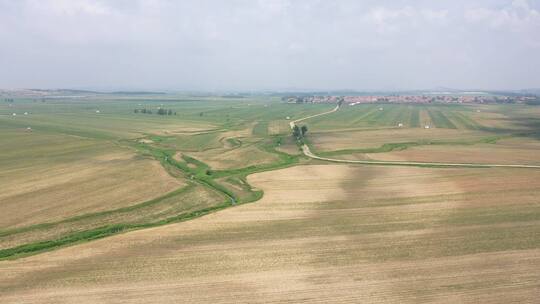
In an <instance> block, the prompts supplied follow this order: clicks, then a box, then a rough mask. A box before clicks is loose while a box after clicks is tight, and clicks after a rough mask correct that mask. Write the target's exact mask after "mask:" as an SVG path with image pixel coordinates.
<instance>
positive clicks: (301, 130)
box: [300, 125, 307, 137]
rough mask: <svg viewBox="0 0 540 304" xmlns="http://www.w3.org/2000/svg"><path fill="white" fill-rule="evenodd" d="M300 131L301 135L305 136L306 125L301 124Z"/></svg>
mask: <svg viewBox="0 0 540 304" xmlns="http://www.w3.org/2000/svg"><path fill="white" fill-rule="evenodd" d="M300 132H301V134H302V137H304V136H306V133H307V126H305V125H304V126H302V128H300Z"/></svg>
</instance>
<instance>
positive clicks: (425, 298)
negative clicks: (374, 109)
mask: <svg viewBox="0 0 540 304" xmlns="http://www.w3.org/2000/svg"><path fill="white" fill-rule="evenodd" d="M248 181H249V182H250V183H251V184H252V185H253V186H255V187H258V188H261V189H263V190H264V191H265V196H264V197H263V199H262V200H261V201H258V202H255V203H252V204H247V205H242V206H237V207H234V208H230V209H227V210H224V211H221V212H218V213H214V214H211V215H208V216H205V217H202V218H198V219H195V220H192V221H189V222H184V223H178V224H172V225H167V226H162V227H157V228H152V229H146V230H140V231H136V232H130V233H126V234H122V235H117V236H113V237H110V238H106V239H102V240H97V241H93V242H89V243H85V244H81V245H75V246H72V247H68V248H63V249H60V250H57V251H53V252H47V253H43V254H40V255H36V256H32V257H26V258H21V259H18V260H14V261H3V262H1V263H0V301H2V303H58V302H77V303H96V302H99V303H149V302H153V303H158V302H159V303H179V302H183V303H185V302H189V303H239V302H243V303H263V302H264V303H268V302H288V303H300V302H307V303H327V302H333V303H366V302H369V303H419V302H423V303H426V302H429V303H440V302H445V303H448V302H451V303H534V302H535V301H536V300H537V296H538V294H539V292H540V285H538V282H540V272H538V271H536V269H538V265H539V263H540V239H539V238H538V236H539V235H540V230H539V229H538V227H539V225H538V223H539V221H540V217H539V215H540V204H539V202H538V189H539V188H540V171H536V170H521V169H514V170H512V169H431V168H412V167H374V166H367V167H363V166H345V165H317V166H313V165H312V166H298V167H292V168H288V169H283V170H279V171H273V172H265V173H259V174H255V175H252V176H249V179H248ZM503 194H504V195H503Z"/></svg>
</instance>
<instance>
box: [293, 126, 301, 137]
mask: <svg viewBox="0 0 540 304" xmlns="http://www.w3.org/2000/svg"><path fill="white" fill-rule="evenodd" d="M292 134H293V136H294V137H295V138H296V139H300V136H301V135H302V131H301V130H300V128H299V127H298V126H297V125H294V127H293V132H292Z"/></svg>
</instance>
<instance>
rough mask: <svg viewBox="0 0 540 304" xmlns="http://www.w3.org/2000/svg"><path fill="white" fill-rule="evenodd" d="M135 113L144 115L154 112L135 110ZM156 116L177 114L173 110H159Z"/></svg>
mask: <svg viewBox="0 0 540 304" xmlns="http://www.w3.org/2000/svg"><path fill="white" fill-rule="evenodd" d="M133 112H135V113H143V114H153V112H152V110H150V109H135V110H133ZM156 114H158V115H176V112H173V110H171V109H168V110H167V109H163V108H159V109H158V110H157V111H156Z"/></svg>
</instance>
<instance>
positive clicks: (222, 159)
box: [189, 143, 278, 170]
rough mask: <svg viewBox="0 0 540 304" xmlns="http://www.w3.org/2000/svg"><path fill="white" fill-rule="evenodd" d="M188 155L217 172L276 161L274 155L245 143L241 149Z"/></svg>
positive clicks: (216, 150)
mask: <svg viewBox="0 0 540 304" xmlns="http://www.w3.org/2000/svg"><path fill="white" fill-rule="evenodd" d="M189 155H190V156H193V157H195V158H197V159H199V160H201V161H203V162H205V163H207V164H208V165H210V166H211V167H212V168H214V169H217V170H224V169H232V168H241V167H247V166H252V165H261V164H268V163H272V162H274V161H276V160H277V159H278V158H277V156H276V155H275V154H272V153H267V152H265V151H263V150H261V149H259V148H258V147H257V146H256V145H255V144H253V143H245V144H243V145H242V146H241V147H235V148H218V149H211V150H207V151H204V152H192V153H189Z"/></svg>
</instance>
